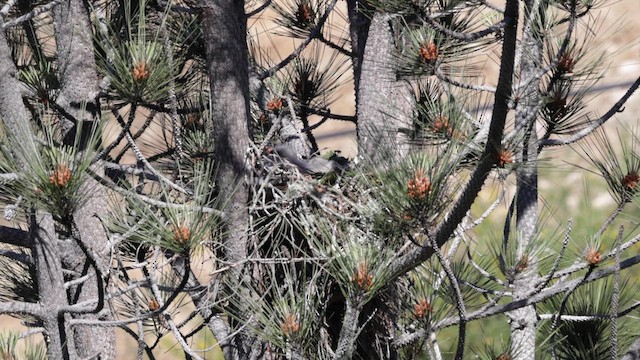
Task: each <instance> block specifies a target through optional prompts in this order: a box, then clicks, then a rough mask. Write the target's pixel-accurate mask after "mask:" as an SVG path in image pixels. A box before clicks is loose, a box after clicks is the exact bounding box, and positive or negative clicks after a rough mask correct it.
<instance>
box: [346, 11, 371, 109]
mask: <svg viewBox="0 0 640 360" xmlns="http://www.w3.org/2000/svg"><path fill="white" fill-rule="evenodd" d="M369 10H370V9H369V7H368V4H367V2H366V1H359V0H347V15H348V17H349V35H350V37H351V53H352V57H351V61H352V63H353V83H354V88H355V90H356V106H357V105H358V103H359V91H358V90H359V89H360V77H361V69H362V59H363V58H364V49H365V46H366V44H367V35H368V33H369V26H370V25H371V18H370V17H369V16H368V14H366V13H365V12H366V11H369ZM356 110H357V109H356Z"/></svg>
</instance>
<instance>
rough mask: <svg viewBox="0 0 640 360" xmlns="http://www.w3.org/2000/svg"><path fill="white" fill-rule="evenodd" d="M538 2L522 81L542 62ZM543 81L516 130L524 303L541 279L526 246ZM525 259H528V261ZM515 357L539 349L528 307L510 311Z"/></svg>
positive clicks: (533, 206) (530, 88)
mask: <svg viewBox="0 0 640 360" xmlns="http://www.w3.org/2000/svg"><path fill="white" fill-rule="evenodd" d="M534 3H535V1H531V0H528V1H525V11H524V21H525V24H527V25H529V26H525V27H524V35H523V41H522V44H521V49H522V57H521V62H520V78H521V79H525V81H527V80H529V79H530V78H531V77H532V76H534V74H535V73H536V72H537V71H538V69H539V68H540V66H541V62H542V51H543V48H542V47H543V44H542V39H541V38H540V37H539V36H537V35H536V33H537V28H538V26H539V25H538V21H539V20H534V19H532V17H537V16H539V15H540V13H539V12H538V9H534V8H533V6H535V5H534ZM539 86H540V81H539V79H538V80H533V81H530V82H529V83H528V85H527V86H525V87H524V88H523V89H522V94H523V96H522V97H521V99H520V101H519V102H518V104H517V107H516V120H515V121H516V124H515V126H516V128H519V129H521V130H520V134H519V135H518V136H517V137H518V138H519V139H522V148H521V149H520V150H519V152H518V159H517V160H518V163H519V164H521V166H520V167H518V169H517V170H516V181H517V190H516V191H517V192H516V199H515V201H516V229H515V232H516V234H517V235H516V236H515V237H514V241H515V242H516V243H515V246H516V261H520V262H522V261H526V263H527V264H528V266H527V268H526V269H525V271H523V272H521V273H520V274H518V275H517V277H516V279H515V280H514V283H513V298H514V300H521V299H523V298H525V297H527V296H529V295H530V294H531V292H532V291H533V289H534V284H535V283H536V278H537V277H538V272H537V269H538V266H537V259H536V258H535V257H534V255H533V254H528V253H527V252H526V249H527V246H529V245H530V243H531V242H532V241H534V238H535V234H536V228H537V223H538V168H537V165H536V161H537V157H538V136H537V131H536V118H537V116H536V115H537V113H538V106H539V105H538V103H539V102H540V100H541V99H540V97H541V96H540V90H539ZM525 258H526V259H525ZM507 315H508V317H509V325H510V328H511V344H512V347H511V348H512V358H513V359H516V360H528V359H531V360H533V359H535V348H536V347H535V346H536V324H537V316H536V310H535V308H534V307H533V306H527V307H523V308H520V309H518V310H515V311H513V312H510V313H508V314H507Z"/></svg>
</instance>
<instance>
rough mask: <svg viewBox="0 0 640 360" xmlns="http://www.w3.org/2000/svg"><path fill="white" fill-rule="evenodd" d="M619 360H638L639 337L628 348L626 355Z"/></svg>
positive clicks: (639, 349) (639, 358)
mask: <svg viewBox="0 0 640 360" xmlns="http://www.w3.org/2000/svg"><path fill="white" fill-rule="evenodd" d="M620 360H640V337H638V338H637V339H636V341H635V342H634V343H633V344H631V346H629V349H627V353H626V354H624V356H623V357H622V358H621V359H620Z"/></svg>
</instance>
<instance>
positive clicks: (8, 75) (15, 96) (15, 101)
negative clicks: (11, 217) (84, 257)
mask: <svg viewBox="0 0 640 360" xmlns="http://www.w3.org/2000/svg"><path fill="white" fill-rule="evenodd" d="M0 25H1V21H0ZM15 76H16V68H15V65H14V63H13V60H12V59H11V50H10V49H9V45H8V43H7V40H6V37H5V34H4V32H2V31H0V117H1V118H2V121H3V123H4V126H5V129H6V131H7V132H8V133H10V134H11V135H12V136H11V137H10V138H9V139H10V140H9V141H11V142H12V144H11V145H10V146H11V149H13V150H15V153H14V156H15V157H16V161H17V163H18V165H19V166H25V167H26V166H27V165H26V161H27V160H26V159H25V157H24V155H25V154H23V153H22V152H21V151H20V150H19V149H20V145H19V142H25V141H26V138H25V137H30V136H32V134H31V132H30V128H29V123H28V121H29V118H28V116H27V110H26V109H25V107H24V104H23V103H22V97H21V95H20V93H19V89H20V83H19V82H18V80H17V79H16V78H15ZM21 139H22V140H21ZM29 243H30V244H31V245H32V247H31V248H32V251H33V256H32V257H33V259H34V261H35V266H36V276H37V279H34V280H35V281H36V282H37V284H38V294H40V296H39V304H40V305H41V306H42V307H43V308H45V309H47V311H46V312H45V316H44V317H43V318H42V319H40V320H42V325H43V327H44V329H45V335H46V336H45V339H46V341H47V356H48V358H49V359H51V360H55V359H69V358H70V357H74V356H75V354H74V353H73V352H70V351H69V347H68V342H67V337H66V328H65V325H64V322H62V323H60V322H59V319H58V316H59V314H58V311H56V309H60V308H61V307H63V306H66V305H67V299H66V294H65V291H64V279H63V275H62V268H61V266H60V258H59V255H58V252H57V236H56V233H55V230H54V225H53V218H52V217H51V215H50V214H37V213H36V214H32V215H31V218H30V219H29Z"/></svg>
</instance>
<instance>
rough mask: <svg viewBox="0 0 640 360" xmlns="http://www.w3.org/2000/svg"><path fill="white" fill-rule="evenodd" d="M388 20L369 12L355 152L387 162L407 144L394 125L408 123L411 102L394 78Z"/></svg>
mask: <svg viewBox="0 0 640 360" xmlns="http://www.w3.org/2000/svg"><path fill="white" fill-rule="evenodd" d="M389 21H390V16H389V15H388V14H383V13H376V14H374V15H373V19H372V20H371V25H370V27H369V35H368V36H367V42H366V46H365V50H364V57H363V60H362V69H361V73H360V84H359V85H360V86H359V87H358V105H357V115H358V140H359V141H358V151H359V153H360V155H361V156H365V157H367V159H368V160H370V161H372V162H377V161H380V160H385V159H386V160H387V163H388V162H389V160H390V159H395V158H398V157H399V156H401V155H403V154H405V153H406V150H407V149H406V148H407V147H408V146H409V145H408V142H407V141H403V139H402V138H401V136H402V135H400V133H399V132H398V128H400V127H406V126H407V123H409V122H410V116H411V109H412V107H413V104H412V103H411V100H410V95H409V89H408V87H407V85H406V84H404V83H401V82H399V81H396V73H395V70H394V65H393V64H394V62H395V61H394V59H393V52H394V51H395V46H394V42H393V33H392V31H391V25H390V23H389ZM383 164H384V162H383Z"/></svg>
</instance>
